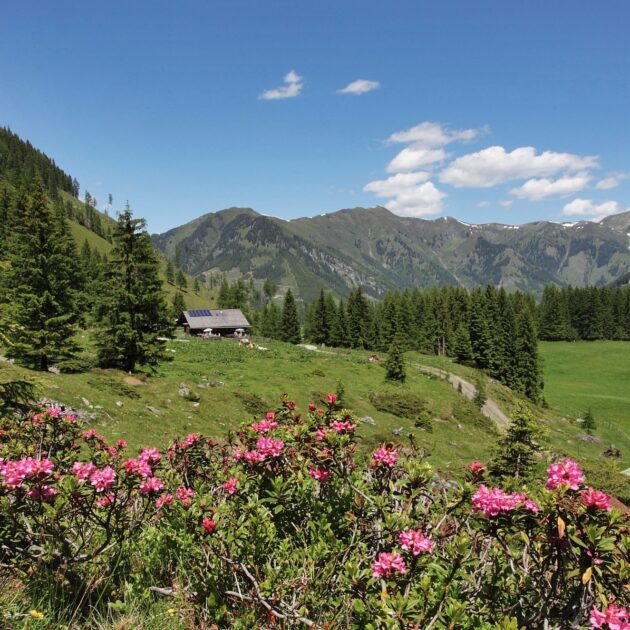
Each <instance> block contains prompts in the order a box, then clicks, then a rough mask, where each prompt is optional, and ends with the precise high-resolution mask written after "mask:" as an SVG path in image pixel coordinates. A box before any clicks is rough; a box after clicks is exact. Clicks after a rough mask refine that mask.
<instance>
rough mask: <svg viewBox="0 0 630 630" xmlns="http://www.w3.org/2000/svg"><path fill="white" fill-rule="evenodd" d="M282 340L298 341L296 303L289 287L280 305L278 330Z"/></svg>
mask: <svg viewBox="0 0 630 630" xmlns="http://www.w3.org/2000/svg"><path fill="white" fill-rule="evenodd" d="M280 338H281V339H282V341H287V342H288V343H300V341H302V335H301V333H300V320H299V319H298V312H297V305H296V304H295V298H294V297H293V292H292V291H291V289H287V292H286V294H285V296H284V304H283V306H282V329H281V331H280Z"/></svg>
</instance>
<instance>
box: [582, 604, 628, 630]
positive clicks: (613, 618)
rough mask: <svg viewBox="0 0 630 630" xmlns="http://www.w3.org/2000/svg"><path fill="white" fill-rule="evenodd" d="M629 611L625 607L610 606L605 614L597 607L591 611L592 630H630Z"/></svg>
mask: <svg viewBox="0 0 630 630" xmlns="http://www.w3.org/2000/svg"><path fill="white" fill-rule="evenodd" d="M628 617H629V615H628V611H627V610H626V609H625V608H624V607H623V606H616V605H615V604H609V605H608V607H607V608H606V610H605V611H604V612H600V611H599V610H598V609H597V608H596V607H595V606H593V608H592V609H591V614H590V617H589V621H590V624H591V628H608V629H609V630H630V623H629V622H628Z"/></svg>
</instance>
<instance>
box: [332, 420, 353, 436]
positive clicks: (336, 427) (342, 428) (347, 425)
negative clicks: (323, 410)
mask: <svg viewBox="0 0 630 630" xmlns="http://www.w3.org/2000/svg"><path fill="white" fill-rule="evenodd" d="M332 428H333V431H335V433H350V431H354V430H355V429H356V428H357V425H356V424H355V423H354V422H351V421H350V420H344V421H343V422H341V421H339V420H335V421H333V423H332Z"/></svg>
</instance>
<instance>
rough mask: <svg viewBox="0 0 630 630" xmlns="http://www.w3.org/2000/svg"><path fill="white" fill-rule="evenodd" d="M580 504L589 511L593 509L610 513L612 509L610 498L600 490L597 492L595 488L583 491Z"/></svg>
mask: <svg viewBox="0 0 630 630" xmlns="http://www.w3.org/2000/svg"><path fill="white" fill-rule="evenodd" d="M580 503H582V505H583V506H585V507H586V508H587V509H588V508H592V509H594V510H604V511H605V512H610V510H611V509H612V507H611V505H610V497H609V496H608V495H607V494H604V493H603V492H601V491H600V490H595V488H588V489H587V490H582V492H581V493H580Z"/></svg>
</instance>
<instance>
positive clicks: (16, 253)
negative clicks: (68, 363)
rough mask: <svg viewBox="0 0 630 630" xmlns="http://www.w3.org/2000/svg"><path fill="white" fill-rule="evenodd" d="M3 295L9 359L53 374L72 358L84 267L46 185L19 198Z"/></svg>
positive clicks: (6, 253) (12, 220) (8, 243)
mask: <svg viewBox="0 0 630 630" xmlns="http://www.w3.org/2000/svg"><path fill="white" fill-rule="evenodd" d="M3 255H4V256H5V258H6V259H7V260H8V262H9V266H8V269H6V270H5V271H4V272H3V273H2V274H1V275H2V280H1V283H2V287H1V288H2V293H4V300H5V301H6V302H7V303H8V305H9V306H10V319H11V323H12V324H13V325H12V326H11V327H10V328H9V330H8V335H9V340H10V342H11V345H10V347H9V349H8V351H7V354H8V356H10V357H14V358H15V359H16V360H17V361H19V362H20V363H23V364H24V365H27V366H30V367H34V368H36V369H40V370H47V369H48V367H49V366H50V365H51V363H52V362H53V361H57V360H60V359H65V358H68V357H70V356H72V354H73V352H74V351H75V350H76V346H75V344H74V343H73V342H72V336H73V334H74V333H75V326H74V322H75V320H76V305H77V299H76V298H77V288H78V287H77V285H78V284H79V275H80V274H79V265H78V255H77V252H76V247H75V244H74V241H73V240H72V237H71V235H70V231H69V228H68V225H67V223H66V219H65V213H62V212H59V211H53V210H51V209H50V206H49V202H48V198H47V196H46V193H45V192H44V188H43V185H42V183H41V181H38V182H36V183H35V184H34V185H33V186H32V187H31V189H30V190H29V191H28V192H27V191H25V190H22V192H21V193H20V194H18V199H17V201H16V205H15V206H14V208H13V211H12V212H11V216H10V231H9V234H8V236H7V239H6V243H5V251H4V254H3Z"/></svg>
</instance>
